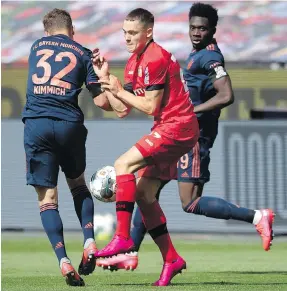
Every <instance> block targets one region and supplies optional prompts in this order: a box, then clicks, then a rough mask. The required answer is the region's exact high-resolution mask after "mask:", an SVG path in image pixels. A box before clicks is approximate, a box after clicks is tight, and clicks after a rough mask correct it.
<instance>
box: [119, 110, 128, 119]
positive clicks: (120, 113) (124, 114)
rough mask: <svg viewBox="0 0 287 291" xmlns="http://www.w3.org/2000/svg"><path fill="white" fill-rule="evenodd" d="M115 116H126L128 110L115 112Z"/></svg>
mask: <svg viewBox="0 0 287 291" xmlns="http://www.w3.org/2000/svg"><path fill="white" fill-rule="evenodd" d="M116 114H117V116H118V117H119V118H125V117H126V116H128V115H129V112H128V111H124V112H116Z"/></svg>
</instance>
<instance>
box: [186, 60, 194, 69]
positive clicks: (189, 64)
mask: <svg viewBox="0 0 287 291" xmlns="http://www.w3.org/2000/svg"><path fill="white" fill-rule="evenodd" d="M193 63H194V60H193V59H191V60H190V61H189V62H188V64H187V67H186V68H187V69H188V70H189V69H190V68H191V66H192V65H193Z"/></svg>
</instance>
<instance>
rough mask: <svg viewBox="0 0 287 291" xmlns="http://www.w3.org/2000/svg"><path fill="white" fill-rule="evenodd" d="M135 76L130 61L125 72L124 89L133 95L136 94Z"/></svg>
mask: <svg viewBox="0 0 287 291" xmlns="http://www.w3.org/2000/svg"><path fill="white" fill-rule="evenodd" d="M133 76H134V72H133V71H132V70H131V66H130V61H128V62H127V64H126V66H125V70H124V89H125V90H126V91H128V92H130V93H132V94H134V91H133Z"/></svg>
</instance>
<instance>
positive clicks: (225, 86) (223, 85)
mask: <svg viewBox="0 0 287 291" xmlns="http://www.w3.org/2000/svg"><path fill="white" fill-rule="evenodd" d="M213 87H214V89H215V90H216V92H217V93H216V95H215V96H214V97H212V98H210V99H209V100H207V101H206V102H204V103H202V104H199V105H198V106H195V107H194V112H195V113H200V112H204V111H210V110H213V109H216V108H220V109H221V108H224V107H226V106H229V105H230V104H232V103H233V102H234V95H233V90H232V85H231V80H230V78H229V76H224V77H222V78H220V79H218V80H215V81H214V83H213Z"/></svg>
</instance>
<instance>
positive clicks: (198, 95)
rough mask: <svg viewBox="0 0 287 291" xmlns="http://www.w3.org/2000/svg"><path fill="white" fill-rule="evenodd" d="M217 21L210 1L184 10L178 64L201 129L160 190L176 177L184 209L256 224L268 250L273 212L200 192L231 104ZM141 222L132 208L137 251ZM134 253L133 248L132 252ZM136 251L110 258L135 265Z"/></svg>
mask: <svg viewBox="0 0 287 291" xmlns="http://www.w3.org/2000/svg"><path fill="white" fill-rule="evenodd" d="M217 21H218V14H217V10H216V9H215V8H214V7H212V6H211V5H209V4H203V3H195V4H193V5H192V7H191V8H190V11H189V36H190V40H191V43H192V46H193V49H192V51H191V53H190V55H189V56H188V58H187V60H186V65H185V67H184V69H183V76H184V80H185V83H186V85H187V87H188V89H189V93H190V98H191V100H192V102H193V104H194V106H195V107H194V112H195V113H196V115H197V118H198V121H199V128H200V137H199V139H198V143H197V144H196V145H195V147H194V148H193V149H192V150H191V151H190V152H188V153H186V154H185V155H183V156H182V157H181V159H180V160H179V162H178V164H177V171H176V166H175V165H174V167H172V169H171V171H170V173H171V174H170V178H169V179H168V178H167V179H165V180H162V181H161V186H160V188H159V189H158V192H157V198H159V195H160V192H161V190H162V188H163V187H164V185H165V184H167V183H168V181H169V180H171V179H177V180H178V187H179V195H180V199H181V203H182V208H183V210H184V211H185V212H187V213H191V214H196V215H205V216H207V217H212V218H217V219H226V220H227V219H234V220H240V221H244V222H247V223H250V224H254V225H255V226H256V230H257V232H258V233H259V234H260V235H261V238H262V246H263V249H264V250H265V251H268V250H269V249H270V246H271V243H272V239H273V231H272V224H273V219H274V213H273V211H272V210H271V209H262V210H252V209H247V208H244V207H239V206H237V205H234V204H232V203H230V202H227V201H225V200H224V199H221V198H217V197H208V196H203V197H201V196H202V193H203V187H204V184H205V183H207V182H208V181H209V179H210V172H209V169H208V167H209V162H210V155H209V153H210V149H211V148H212V146H213V143H214V141H215V138H216V136H217V130H218V119H219V116H220V110H221V109H222V108H223V107H226V106H229V105H230V104H232V103H233V100H234V97H233V92H232V86H231V81H230V78H229V76H228V73H227V71H226V69H225V64H224V57H223V55H222V53H221V51H220V49H219V47H218V45H217V43H216V40H215V39H214V34H215V32H216V26H217ZM146 231H147V230H146V227H145V225H144V223H143V222H142V217H141V214H140V211H139V208H137V210H136V213H135V216H134V219H133V228H132V232H131V236H132V239H133V241H134V243H135V246H136V250H139V247H140V245H141V242H142V240H143V238H144V235H145V233H146ZM134 254H135V253H134ZM137 260H138V258H137V256H136V255H133V256H131V255H121V256H119V257H118V260H117V261H116V260H115V259H114V260H113V263H114V265H115V266H116V267H117V268H118V269H125V268H128V267H130V266H137Z"/></svg>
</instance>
